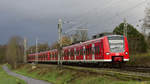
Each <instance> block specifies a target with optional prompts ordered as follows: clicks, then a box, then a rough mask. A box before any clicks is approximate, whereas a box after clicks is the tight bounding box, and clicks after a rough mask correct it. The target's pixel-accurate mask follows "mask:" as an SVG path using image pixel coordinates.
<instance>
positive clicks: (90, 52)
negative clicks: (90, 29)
mask: <svg viewBox="0 0 150 84" xmlns="http://www.w3.org/2000/svg"><path fill="white" fill-rule="evenodd" d="M91 54H92V49H91V47H90V48H89V55H91Z"/></svg>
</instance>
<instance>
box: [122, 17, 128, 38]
mask: <svg viewBox="0 0 150 84" xmlns="http://www.w3.org/2000/svg"><path fill="white" fill-rule="evenodd" d="M123 34H124V36H126V37H127V35H128V24H127V21H126V18H124V30H123Z"/></svg>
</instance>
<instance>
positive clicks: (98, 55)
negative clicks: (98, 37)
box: [95, 42, 100, 60]
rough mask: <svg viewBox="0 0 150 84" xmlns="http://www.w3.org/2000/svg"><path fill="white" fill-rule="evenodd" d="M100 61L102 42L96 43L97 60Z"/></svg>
mask: <svg viewBox="0 0 150 84" xmlns="http://www.w3.org/2000/svg"><path fill="white" fill-rule="evenodd" d="M99 59H100V42H96V43H95V60H99Z"/></svg>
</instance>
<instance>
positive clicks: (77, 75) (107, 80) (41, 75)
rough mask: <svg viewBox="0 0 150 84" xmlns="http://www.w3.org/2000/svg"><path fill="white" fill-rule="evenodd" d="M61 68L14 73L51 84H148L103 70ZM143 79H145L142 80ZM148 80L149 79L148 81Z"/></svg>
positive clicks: (42, 68) (20, 69)
mask: <svg viewBox="0 0 150 84" xmlns="http://www.w3.org/2000/svg"><path fill="white" fill-rule="evenodd" d="M75 68H76V67H72V69H67V68H63V69H62V70H59V69H57V68H56V66H53V65H51V66H50V67H47V68H46V67H40V66H39V67H37V68H35V69H31V65H25V66H21V67H19V68H18V69H16V70H15V72H17V73H19V74H22V75H26V76H29V77H32V78H36V79H40V80H46V81H48V82H51V83H53V84H149V83H150V82H146V81H142V82H141V81H139V80H141V79H140V77H132V76H130V75H127V74H121V73H111V72H110V73H108V72H106V71H105V70H98V73H95V72H96V71H93V72H89V71H88V70H84V69H82V68H81V69H77V68H76V69H77V70H76V69H75ZM143 79H145V78H143ZM148 80H150V78H149V79H148Z"/></svg>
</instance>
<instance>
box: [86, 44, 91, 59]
mask: <svg viewBox="0 0 150 84" xmlns="http://www.w3.org/2000/svg"><path fill="white" fill-rule="evenodd" d="M85 57H86V60H92V44H89V45H86V46H85Z"/></svg>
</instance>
